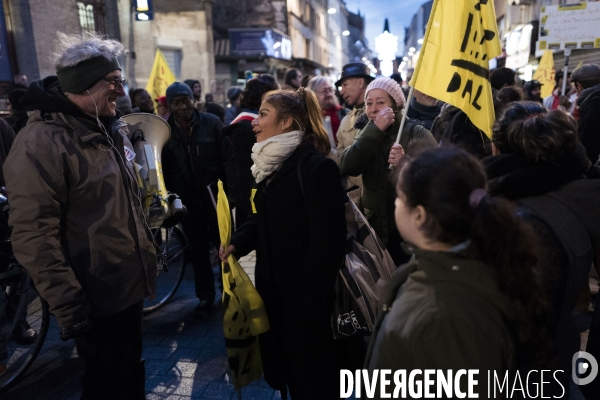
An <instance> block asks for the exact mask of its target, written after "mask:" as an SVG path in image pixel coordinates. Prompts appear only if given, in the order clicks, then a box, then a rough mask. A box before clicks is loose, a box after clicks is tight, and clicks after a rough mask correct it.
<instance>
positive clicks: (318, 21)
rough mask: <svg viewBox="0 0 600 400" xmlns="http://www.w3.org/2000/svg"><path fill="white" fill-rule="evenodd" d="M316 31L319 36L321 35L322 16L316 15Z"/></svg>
mask: <svg viewBox="0 0 600 400" xmlns="http://www.w3.org/2000/svg"><path fill="white" fill-rule="evenodd" d="M315 19H316V21H315V31H316V32H317V35H320V34H321V16H320V15H318V14H315Z"/></svg>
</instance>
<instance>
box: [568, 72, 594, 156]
mask: <svg viewBox="0 0 600 400" xmlns="http://www.w3.org/2000/svg"><path fill="white" fill-rule="evenodd" d="M571 82H573V84H574V85H575V89H576V90H577V95H578V97H577V109H578V110H579V124H578V126H577V131H578V134H579V140H580V141H581V143H582V144H583V146H584V147H585V151H586V153H587V155H588V158H589V159H590V161H591V162H592V164H595V163H596V162H597V161H598V156H599V155H600V113H598V110H600V66H598V65H596V64H585V65H582V66H581V67H579V68H577V69H576V70H575V71H573V75H571Z"/></svg>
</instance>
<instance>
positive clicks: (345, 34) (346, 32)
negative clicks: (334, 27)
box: [342, 30, 350, 36]
mask: <svg viewBox="0 0 600 400" xmlns="http://www.w3.org/2000/svg"><path fill="white" fill-rule="evenodd" d="M348 35H350V31H349V30H345V31H344V32H342V36H348Z"/></svg>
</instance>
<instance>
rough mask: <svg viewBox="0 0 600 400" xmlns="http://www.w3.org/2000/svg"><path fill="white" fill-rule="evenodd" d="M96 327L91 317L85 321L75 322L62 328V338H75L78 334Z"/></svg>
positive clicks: (64, 340) (64, 339)
mask: <svg viewBox="0 0 600 400" xmlns="http://www.w3.org/2000/svg"><path fill="white" fill-rule="evenodd" d="M93 327H94V324H93V322H92V320H91V319H89V318H86V319H84V320H83V321H80V322H75V323H74V324H71V325H69V326H63V327H62V328H60V339H61V340H62V341H63V342H66V341H67V340H69V339H75V338H76V337H77V336H80V335H82V334H84V333H85V332H88V331H89V330H91V329H92V328H93Z"/></svg>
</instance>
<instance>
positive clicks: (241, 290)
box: [217, 181, 270, 389]
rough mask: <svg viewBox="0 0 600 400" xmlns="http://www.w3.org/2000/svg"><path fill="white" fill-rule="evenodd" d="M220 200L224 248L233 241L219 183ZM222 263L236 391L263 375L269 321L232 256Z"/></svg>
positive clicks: (228, 344) (225, 324) (228, 343)
mask: <svg viewBox="0 0 600 400" xmlns="http://www.w3.org/2000/svg"><path fill="white" fill-rule="evenodd" d="M218 186H219V194H218V197H217V219H218V220H219V234H220V238H221V245H222V246H223V248H225V249H226V248H228V247H229V241H230V240H231V213H230V212H229V202H228V201H227V196H226V195H225V191H224V190H223V182H221V181H219V183H218ZM227 261H228V263H227V264H225V263H222V271H223V301H222V303H223V331H224V333H225V347H226V348H227V359H228V361H229V369H230V370H231V375H232V380H233V385H234V386H235V388H236V389H239V388H241V387H244V386H246V385H248V384H249V383H251V382H252V381H255V380H258V379H260V377H261V376H262V373H263V369H262V360H261V358H260V348H259V346H258V335H259V334H260V333H264V332H266V331H268V330H269V328H270V325H269V319H268V317H267V310H266V308H265V304H264V302H263V300H262V298H261V297H260V295H259V294H258V292H257V291H256V288H255V287H254V285H253V284H252V281H251V280H250V278H249V277H248V274H246V271H244V269H243V268H242V266H241V265H240V264H239V263H238V261H237V260H236V258H235V257H234V256H233V255H231V254H230V255H229V257H228V258H227Z"/></svg>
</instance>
